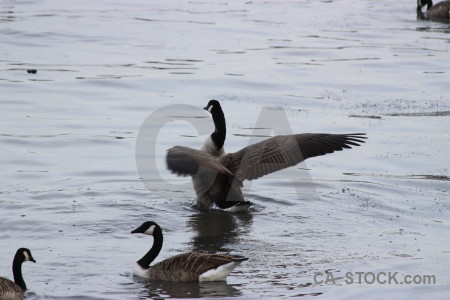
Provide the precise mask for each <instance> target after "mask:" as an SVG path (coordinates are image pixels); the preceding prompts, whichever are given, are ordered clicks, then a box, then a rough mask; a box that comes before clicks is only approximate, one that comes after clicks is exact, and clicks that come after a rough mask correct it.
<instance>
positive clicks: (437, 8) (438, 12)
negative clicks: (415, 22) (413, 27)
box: [417, 0, 450, 20]
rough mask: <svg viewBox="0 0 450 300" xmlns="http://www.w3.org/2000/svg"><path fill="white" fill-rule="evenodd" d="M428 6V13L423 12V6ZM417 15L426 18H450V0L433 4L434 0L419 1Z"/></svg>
mask: <svg viewBox="0 0 450 300" xmlns="http://www.w3.org/2000/svg"><path fill="white" fill-rule="evenodd" d="M425 5H426V6H427V12H426V15H424V14H423V13H422V7H424V6H425ZM417 15H418V16H419V17H421V18H424V19H427V18H428V19H431V20H448V19H449V18H450V0H445V1H442V2H439V3H436V4H434V5H433V1H432V0H418V1H417Z"/></svg>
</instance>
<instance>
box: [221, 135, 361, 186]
mask: <svg viewBox="0 0 450 300" xmlns="http://www.w3.org/2000/svg"><path fill="white" fill-rule="evenodd" d="M365 139H366V136H365V134H364V133H353V134H327V133H304V134H292V135H279V136H275V137H272V138H269V139H267V140H264V141H262V142H259V143H256V144H253V145H250V146H248V147H245V148H243V149H241V150H240V151H237V152H235V153H230V154H228V156H227V157H225V158H223V159H221V162H222V163H223V165H224V166H225V167H227V169H228V170H230V171H231V172H232V173H234V174H235V176H236V178H238V179H239V180H241V181H243V180H253V179H256V178H259V177H261V176H264V175H267V174H270V173H273V172H276V171H279V170H282V169H285V168H288V167H291V166H294V165H296V164H298V163H300V162H302V161H304V160H305V159H307V158H310V157H315V156H320V155H325V154H328V153H333V152H335V151H341V150H343V149H350V148H352V146H360V144H361V143H364V142H365V141H364V140H365Z"/></svg>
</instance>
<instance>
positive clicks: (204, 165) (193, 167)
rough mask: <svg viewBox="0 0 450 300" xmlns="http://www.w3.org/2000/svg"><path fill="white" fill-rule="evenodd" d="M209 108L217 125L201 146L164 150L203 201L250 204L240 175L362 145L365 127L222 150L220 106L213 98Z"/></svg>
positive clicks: (171, 165) (170, 165) (204, 204)
mask: <svg viewBox="0 0 450 300" xmlns="http://www.w3.org/2000/svg"><path fill="white" fill-rule="evenodd" d="M204 109H205V110H207V111H208V112H210V113H211V115H212V118H213V121H214V125H215V130H214V132H213V133H212V134H211V135H210V136H209V137H208V138H207V139H206V141H205V143H204V144H203V147H202V149H201V150H196V149H192V148H188V147H183V146H175V147H172V148H170V149H169V150H168V151H167V156H166V162H167V167H168V169H169V170H171V171H172V173H175V174H177V175H179V176H192V182H193V186H194V190H195V193H196V194H197V202H198V204H199V205H200V206H201V207H205V208H211V207H212V206H213V205H214V204H216V205H217V206H218V207H219V208H222V209H226V208H231V207H241V208H243V209H245V208H248V206H249V205H250V202H248V201H245V200H244V196H243V194H242V186H243V181H244V180H253V179H257V178H259V177H262V176H264V175H267V174H270V173H273V172H276V171H279V170H282V169H285V168H288V167H291V166H295V165H296V164H298V163H300V162H302V161H304V160H305V159H307V158H310V157H315V156H320V155H325V154H328V153H333V152H334V151H340V150H343V149H349V148H352V146H360V144H361V143H364V139H366V136H365V134H364V133H352V134H330V133H303V134H291V135H278V136H274V137H271V138H268V139H266V140H264V141H262V142H259V143H255V144H253V145H250V146H247V147H245V148H243V149H241V150H239V151H237V152H234V153H225V151H224V147H223V146H224V143H225V138H226V123H225V116H224V113H223V111H222V107H221V106H220V103H219V102H218V101H217V100H211V101H209V102H208V105H207V106H206V107H205V108H204Z"/></svg>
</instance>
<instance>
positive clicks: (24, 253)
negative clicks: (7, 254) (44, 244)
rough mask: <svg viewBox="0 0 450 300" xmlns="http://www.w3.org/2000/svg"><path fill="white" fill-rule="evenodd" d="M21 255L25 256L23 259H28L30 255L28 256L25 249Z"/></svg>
mask: <svg viewBox="0 0 450 300" xmlns="http://www.w3.org/2000/svg"><path fill="white" fill-rule="evenodd" d="M23 256H25V260H24V261H29V260H30V257H29V256H28V253H27V252H26V251H23Z"/></svg>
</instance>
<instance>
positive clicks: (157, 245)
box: [137, 227, 163, 269]
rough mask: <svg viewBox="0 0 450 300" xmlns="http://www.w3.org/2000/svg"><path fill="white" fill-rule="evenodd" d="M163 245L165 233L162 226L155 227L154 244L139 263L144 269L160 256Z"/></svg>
mask: <svg viewBox="0 0 450 300" xmlns="http://www.w3.org/2000/svg"><path fill="white" fill-rule="evenodd" d="M162 245H163V235H162V231H161V228H159V227H157V228H155V230H154V232H153V246H152V248H151V249H150V250H149V251H148V252H147V254H145V255H144V256H143V257H142V258H141V259H140V260H138V261H137V263H138V264H139V265H140V266H141V267H142V268H144V269H148V268H149V267H150V264H151V263H152V261H154V260H155V258H156V257H157V256H158V254H159V252H160V251H161V248H162Z"/></svg>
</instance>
